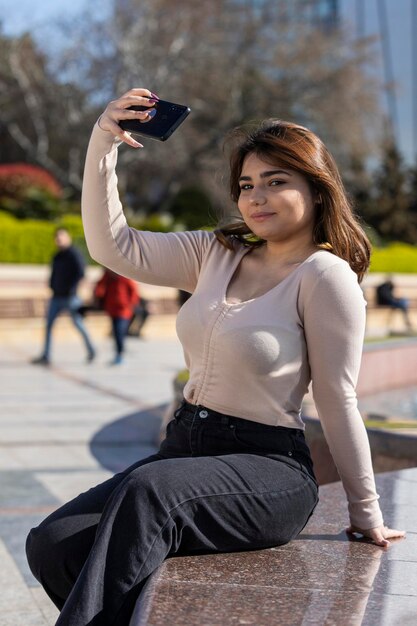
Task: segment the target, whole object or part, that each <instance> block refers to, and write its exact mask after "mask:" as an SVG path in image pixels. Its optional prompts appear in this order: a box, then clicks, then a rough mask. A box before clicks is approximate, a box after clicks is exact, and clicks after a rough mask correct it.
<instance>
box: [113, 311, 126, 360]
mask: <svg viewBox="0 0 417 626" xmlns="http://www.w3.org/2000/svg"><path fill="white" fill-rule="evenodd" d="M111 321H112V328H113V337H114V340H115V342H116V352H117V354H118V355H122V354H123V351H124V344H125V337H126V335H127V330H128V328H129V324H130V318H128V319H124V318H123V317H112V318H111Z"/></svg>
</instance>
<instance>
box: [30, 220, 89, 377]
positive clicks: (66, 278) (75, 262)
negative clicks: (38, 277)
mask: <svg viewBox="0 0 417 626" xmlns="http://www.w3.org/2000/svg"><path fill="white" fill-rule="evenodd" d="M55 243H56V246H57V248H58V252H57V253H56V254H55V256H54V258H53V260H52V272H51V278H50V281H49V286H50V287H51V289H52V298H51V299H50V301H49V307H48V314H47V318H46V333H45V345H44V349H43V352H42V355H41V356H40V357H38V358H37V359H34V360H33V361H32V363H36V364H39V365H49V362H50V351H51V337H52V327H53V325H54V322H55V320H56V318H57V317H58V315H59V314H60V313H62V312H63V311H68V313H69V314H70V316H71V319H72V321H73V323H74V326H75V327H76V329H77V330H78V331H79V333H80V335H81V337H82V338H83V341H84V344H85V347H86V348H87V361H92V360H93V359H94V357H95V350H94V347H93V344H92V343H91V340H90V337H89V335H88V333H87V329H86V328H85V326H84V322H83V318H82V315H81V314H80V312H79V308H80V304H81V303H80V300H79V299H78V297H77V287H78V283H79V282H80V280H81V279H82V278H83V277H84V261H83V259H82V256H81V254H80V253H79V251H78V250H77V249H76V248H74V246H73V245H72V240H71V236H70V234H69V233H68V231H67V230H65V229H64V228H59V229H58V230H57V231H56V232H55Z"/></svg>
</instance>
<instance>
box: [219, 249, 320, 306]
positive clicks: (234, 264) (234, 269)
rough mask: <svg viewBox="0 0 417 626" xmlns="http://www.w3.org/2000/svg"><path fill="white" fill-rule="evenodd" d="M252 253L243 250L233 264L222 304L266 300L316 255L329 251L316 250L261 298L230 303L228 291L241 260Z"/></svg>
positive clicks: (248, 250) (231, 303) (237, 304)
mask: <svg viewBox="0 0 417 626" xmlns="http://www.w3.org/2000/svg"><path fill="white" fill-rule="evenodd" d="M250 251H251V248H247V249H243V250H242V252H243V254H240V255H239V256H238V258H237V262H236V263H233V266H232V270H231V272H229V274H228V276H227V279H226V286H225V288H224V290H223V297H222V303H223V304H224V305H226V306H228V307H231V306H241V305H242V304H249V303H250V302H254V301H255V300H260V299H261V298H264V297H266V296H268V295H269V294H270V293H272V292H273V291H275V290H276V289H278V287H280V286H281V285H282V284H283V283H285V282H287V280H289V279H290V278H291V276H292V275H293V274H295V273H296V272H298V270H299V269H301V268H302V267H303V265H304V264H305V263H307V262H308V261H309V260H310V259H311V258H312V257H313V256H314V255H316V254H318V253H319V252H327V250H315V251H314V252H312V253H311V254H310V255H309V256H308V257H307V258H305V259H304V261H302V262H301V263H300V264H299V265H298V266H297V267H295V268H294V269H293V270H292V271H291V272H290V273H289V274H287V276H285V278H283V279H282V280H280V281H279V283H278V284H277V285H274V286H273V287H271V289H268V291H265V293H262V294H261V295H260V296H255V297H254V298H250V299H249V300H241V301H240V302H228V301H227V291H228V289H229V286H230V282H231V280H232V278H233V276H234V274H235V272H236V270H237V268H238V266H239V263H240V262H241V260H242V259H243V257H244V256H246V255H247V254H248V252H250Z"/></svg>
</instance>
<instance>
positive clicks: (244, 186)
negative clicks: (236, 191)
mask: <svg viewBox="0 0 417 626" xmlns="http://www.w3.org/2000/svg"><path fill="white" fill-rule="evenodd" d="M248 189H252V185H249V184H247V185H241V187H240V191H247V190H248Z"/></svg>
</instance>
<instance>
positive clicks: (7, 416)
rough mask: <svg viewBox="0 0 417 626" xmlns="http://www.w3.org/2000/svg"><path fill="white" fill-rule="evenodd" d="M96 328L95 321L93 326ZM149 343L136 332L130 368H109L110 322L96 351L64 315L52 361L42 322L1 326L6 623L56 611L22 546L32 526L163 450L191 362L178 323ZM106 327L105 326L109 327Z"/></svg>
mask: <svg viewBox="0 0 417 626" xmlns="http://www.w3.org/2000/svg"><path fill="white" fill-rule="evenodd" d="M89 323H90V324H92V323H93V322H89ZM156 325H157V324H156V321H155V320H153V321H152V322H151V324H150V326H149V329H150V332H149V331H148V333H147V338H145V340H139V339H137V338H133V337H132V338H128V352H127V355H126V361H125V363H124V364H123V365H122V366H117V367H114V366H113V367H111V366H109V362H110V361H111V358H112V353H113V350H112V342H111V339H110V337H108V335H107V332H103V324H101V327H100V328H99V329H96V330H95V332H93V335H95V341H96V345H97V346H98V356H97V359H96V361H95V362H94V363H92V364H87V363H85V362H84V358H85V355H84V351H83V348H82V346H81V342H80V341H79V340H78V338H77V337H76V336H75V334H74V331H73V330H72V329H67V322H66V321H65V320H64V319H63V320H62V321H61V320H60V321H59V328H57V333H56V341H55V343H54V352H53V357H54V358H53V365H52V366H51V367H49V368H45V367H42V366H33V365H30V364H29V360H30V358H31V357H33V356H36V355H38V354H39V351H40V341H41V335H42V332H41V321H38V322H33V321H27V322H25V323H23V322H21V323H20V325H19V324H17V323H15V324H12V323H10V322H9V323H6V322H0V342H1V346H2V349H1V354H0V369H1V377H0V407H1V408H0V412H1V414H0V484H1V489H0V590H1V592H0V615H1V617H0V623H1V625H2V626H49V625H52V624H54V623H55V620H56V617H57V611H56V609H55V608H54V607H53V605H52V604H51V602H50V601H49V599H48V598H47V596H46V595H45V593H44V592H43V590H42V589H41V588H40V586H39V585H38V583H37V582H36V580H35V579H34V578H33V576H32V574H31V573H30V571H29V568H28V566H27V563H26V559H25V554H24V543H25V538H26V535H27V533H28V531H29V529H30V528H31V527H32V526H34V525H36V524H37V523H38V522H39V521H40V520H41V519H43V518H44V517H45V516H46V515H47V514H48V513H49V512H50V511H52V510H54V509H55V508H57V507H58V506H59V505H60V504H61V503H63V502H65V501H67V500H68V499H69V498H71V497H73V496H75V495H77V494H78V493H80V492H81V491H84V490H85V489H87V488H88V487H90V486H92V485H94V484H97V483H99V482H101V481H103V480H105V479H106V478H107V477H108V476H110V475H111V473H113V472H114V471H117V470H119V469H121V468H124V467H126V466H127V465H129V464H130V463H132V462H134V461H135V460H137V459H139V458H142V457H144V456H147V455H148V454H151V453H153V452H154V451H155V449H156V439H157V435H158V432H159V426H160V420H161V415H162V413H163V410H164V407H165V406H166V405H167V403H169V401H170V400H171V396H172V387H171V381H172V379H173V377H174V375H175V373H176V372H177V370H178V369H179V368H181V367H183V356H182V350H181V346H180V344H179V342H178V340H177V339H176V338H175V335H174V332H173V320H172V319H170V318H169V317H168V318H166V317H165V318H164V319H163V320H162V321H161V324H160V328H159V330H158V329H157V328H156ZM106 328H107V327H106Z"/></svg>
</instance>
